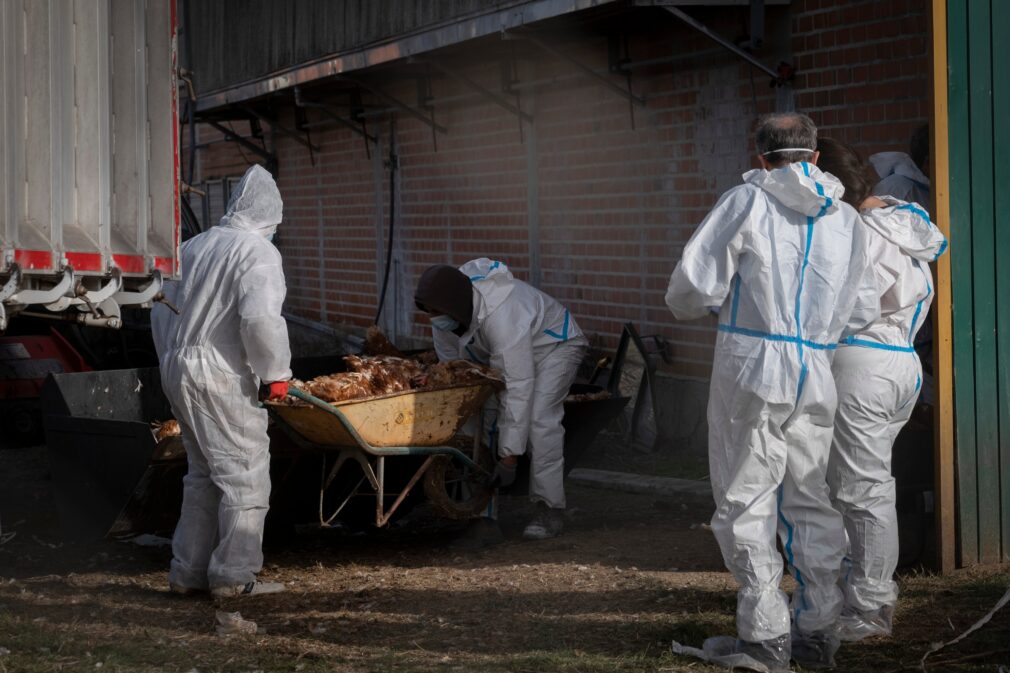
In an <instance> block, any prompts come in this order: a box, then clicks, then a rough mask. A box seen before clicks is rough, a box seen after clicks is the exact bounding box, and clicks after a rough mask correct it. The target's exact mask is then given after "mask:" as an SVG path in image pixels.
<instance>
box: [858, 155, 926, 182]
mask: <svg viewBox="0 0 1010 673" xmlns="http://www.w3.org/2000/svg"><path fill="white" fill-rule="evenodd" d="M870 164H872V165H873V169H874V170H875V171H877V175H879V176H880V179H881V180H883V179H884V178H889V177H891V176H892V175H900V176H902V177H904V178H908V179H909V180H911V181H912V182H916V183H918V184H920V185H926V186H928V185H929V178H927V177H926V174H925V173H923V172H922V171H921V170H919V167H918V166H916V165H915V162H914V161H912V157H910V156H909V155H907V154H905V153H904V152H880V153H878V154H874V155H872V156H871V157H870Z"/></svg>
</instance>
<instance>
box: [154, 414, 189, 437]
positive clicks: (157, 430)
mask: <svg viewBox="0 0 1010 673" xmlns="http://www.w3.org/2000/svg"><path fill="white" fill-rule="evenodd" d="M151 431H152V432H154V439H155V441H158V442H160V441H161V440H163V439H165V438H166V437H178V436H179V435H181V434H182V429H181V428H180V427H179V421H177V420H175V419H174V418H172V419H169V420H167V421H163V422H159V421H155V422H154V423H151Z"/></svg>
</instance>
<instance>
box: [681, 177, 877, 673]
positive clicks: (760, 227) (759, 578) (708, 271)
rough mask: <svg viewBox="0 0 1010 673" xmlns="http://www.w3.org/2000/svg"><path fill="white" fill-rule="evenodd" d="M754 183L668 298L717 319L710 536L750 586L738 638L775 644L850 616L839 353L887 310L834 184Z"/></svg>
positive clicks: (709, 221)
mask: <svg viewBox="0 0 1010 673" xmlns="http://www.w3.org/2000/svg"><path fill="white" fill-rule="evenodd" d="M743 178H744V184H743V185H740V186H738V187H735V188H733V189H731V190H729V191H728V192H726V193H725V194H723V196H722V198H721V199H720V200H719V202H718V203H717V204H716V206H715V208H714V209H713V210H712V212H711V213H709V215H708V216H707V217H706V218H705V220H704V222H702V224H701V226H699V227H698V229H697V231H695V233H694V235H693V236H692V237H691V240H690V241H689V242H688V244H687V246H686V247H685V249H684V254H683V257H682V258H681V260H680V262H679V263H678V264H677V268H676V269H675V270H674V272H673V275H672V277H671V279H670V286H669V289H668V290H667V293H666V303H667V306H669V308H670V310H671V311H672V312H673V314H674V315H675V316H676V317H677V318H678V319H681V320H687V319H692V318H700V317H702V316H704V315H705V314H706V313H708V312H709V311H710V310H718V311H719V333H718V336H717V339H716V346H715V356H714V358H713V360H714V366H713V370H712V379H711V388H710V396H709V405H708V423H709V465H710V474H711V480H712V487H713V493H714V496H715V501H716V512H715V515H714V516H713V517H712V530H713V532H714V534H715V536H716V539H717V540H718V542H719V547H720V549H721V550H722V554H723V559H724V560H725V563H726V566H727V567H728V568H729V570H730V571H731V572H732V573H733V575H734V577H735V578H736V580H737V581H738V582H739V583H740V590H739V593H738V597H737V617H736V619H737V630H738V635H739V637H740V638H741V639H742V640H744V641H748V642H765V641H775V640H776V639H786V638H787V636H788V634H789V632H790V616H792V618H793V619H794V621H795V625H796V627H797V629H798V630H799V631H800V632H801V633H807V634H813V633H817V632H821V631H824V630H826V629H827V628H828V627H830V626H831V625H832V624H833V623H834V621H835V618H836V617H837V616H838V614H839V611H840V610H841V607H842V594H841V590H840V589H839V588H838V586H837V583H836V580H837V577H838V569H839V566H840V564H841V560H842V555H843V552H844V548H845V534H844V530H843V527H842V521H841V517H840V515H839V514H838V512H837V511H835V510H834V508H832V506H831V501H830V499H829V496H828V488H827V484H826V481H825V472H826V470H827V462H828V453H829V449H830V444H831V432H832V424H833V420H834V413H835V386H834V382H833V380H832V377H831V359H830V358H831V354H832V352H833V350H834V349H835V347H836V346H837V344H838V341H839V339H840V338H841V337H842V336H843V332H844V331H845V330H846V328H847V325H848V328H849V329H854V328H858V327H861V326H863V325H865V324H867V323H869V322H870V321H871V320H873V319H875V318H876V315H877V308H876V305H875V304H874V300H875V296H874V294H875V287H874V286H873V285H872V283H868V282H866V281H864V280H863V276H864V272H865V270H866V268H867V264H868V262H867V255H866V247H865V246H866V244H865V240H864V239H865V233H864V231H863V228H862V226H861V225H860V224H859V221H858V215H857V213H856V212H855V210H853V209H852V208H851V207H849V206H848V205H847V204H844V203H842V202H841V200H840V197H841V196H842V194H843V192H844V188H843V187H842V186H841V184H840V183H839V182H838V181H837V180H836V179H835V178H834V177H833V176H831V175H828V174H826V173H822V172H821V171H820V170H819V169H818V168H817V167H816V166H814V165H812V164H809V163H794V164H789V165H787V166H785V167H783V168H778V169H775V170H770V171H766V170H761V169H757V170H752V171H749V172H748V173H746V174H744V176H743ZM857 299H858V300H859V301H858V302H857ZM778 524H781V527H780V528H779V531H780V534H781V535H782V543H783V546H784V548H785V552H786V556H787V558H788V561H789V564H790V566H792V568H793V570H794V572H795V577H796V581H797V584H798V587H797V590H796V592H795V594H794V595H793V604H792V608H793V610H792V615H790V610H789V606H788V603H787V599H786V596H785V594H783V593H782V591H781V590H780V589H779V582H780V580H781V578H782V561H781V557H780V556H779V553H778V551H777V550H776V547H775V535H776V527H777V525H778ZM785 642H788V641H785ZM785 660H786V662H788V652H787V653H786V654H785Z"/></svg>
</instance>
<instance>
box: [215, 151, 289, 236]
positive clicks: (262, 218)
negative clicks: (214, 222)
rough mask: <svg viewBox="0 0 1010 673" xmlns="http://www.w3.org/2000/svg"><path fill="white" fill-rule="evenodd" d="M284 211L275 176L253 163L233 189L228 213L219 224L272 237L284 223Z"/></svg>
mask: <svg viewBox="0 0 1010 673" xmlns="http://www.w3.org/2000/svg"><path fill="white" fill-rule="evenodd" d="M283 210H284V203H283V201H281V193H280V191H279V190H278V189H277V183H276V182H274V179H273V176H271V175H270V173H269V172H268V171H267V170H266V169H265V168H263V167H262V166H253V167H252V168H250V169H249V170H247V171H246V172H245V175H243V176H242V180H241V181H240V182H239V183H238V185H237V186H236V187H235V189H233V190H232V192H231V198H230V199H229V200H228V212H226V213H225V216H224V217H222V218H221V221H220V222H219V223H218V225H219V226H222V227H231V228H233V229H241V230H243V231H249V232H255V233H257V234H260V235H261V236H271V235H272V234H273V233H274V232H275V231H277V225H278V224H280V223H281V216H282V213H283Z"/></svg>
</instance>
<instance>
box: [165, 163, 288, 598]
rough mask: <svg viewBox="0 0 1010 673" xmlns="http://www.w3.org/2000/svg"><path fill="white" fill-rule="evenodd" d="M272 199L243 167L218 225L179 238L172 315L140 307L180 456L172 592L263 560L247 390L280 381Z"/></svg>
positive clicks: (170, 289) (256, 411)
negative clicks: (147, 320) (182, 468)
mask: <svg viewBox="0 0 1010 673" xmlns="http://www.w3.org/2000/svg"><path fill="white" fill-rule="evenodd" d="M282 205H283V204H282V202H281V197H280V193H279V192H278V190H277V185H276V184H274V180H273V178H272V177H271V176H270V174H269V173H268V172H267V171H266V170H264V169H263V168H261V167H260V166H253V167H252V168H250V169H249V170H248V171H247V172H246V174H245V176H244V177H243V178H242V181H241V182H239V184H238V186H237V187H236V188H235V190H234V191H233V192H232V196H231V200H230V202H229V204H228V212H227V214H226V215H225V216H224V217H223V218H222V219H221V222H220V223H219V225H218V226H216V227H213V228H212V229H210V230H208V231H205V232H204V233H202V234H200V235H198V236H196V237H194V238H192V239H190V240H189V241H186V243H184V244H183V245H182V249H181V265H182V280H180V281H177V282H171V283H166V287H165V296H166V298H167V299H168V300H169V301H170V302H172V303H173V304H175V305H176V306H178V307H179V308H180V309H181V311H182V313H181V315H178V316H177V315H175V314H173V313H172V312H171V311H169V310H168V309H167V308H165V307H164V306H162V305H156V306H155V307H154V309H153V311H152V314H151V327H152V332H153V334H154V342H155V346H156V348H157V350H158V358H159V361H160V364H161V381H162V388H163V389H164V391H165V394H166V395H167V397H168V399H169V401H170V402H171V404H172V411H173V412H174V413H175V417H176V418H177V419H178V421H179V425H180V427H181V429H182V441H183V444H184V445H185V447H186V455H187V458H188V461H189V472H188V474H187V475H186V477H185V479H184V481H183V484H184V487H183V505H182V516H181V518H180V519H179V524H178V526H177V527H176V529H175V535H174V537H173V540H172V553H173V559H172V568H171V572H170V573H169V581H170V582H171V583H172V584H174V585H177V586H180V587H186V588H190V589H207V588H210V589H213V588H215V587H229V586H237V585H244V584H247V583H249V582H253V581H255V579H256V573H257V572H259V570H260V569H261V567H262V565H263V552H262V542H263V523H264V520H265V518H266V513H267V508H268V506H269V498H270V455H269V452H268V446H269V441H268V439H267V413H266V411H265V410H264V409H262V408H261V407H260V405H259V404H258V402H257V390H258V387H259V384H260V382H261V381H262V382H273V381H283V380H287V379H289V378H291V370H290V369H289V363H290V360H291V352H290V350H289V347H288V333H287V326H286V324H285V322H284V318H283V317H281V305H282V304H283V302H284V294H285V283H284V272H283V270H282V268H281V256H280V253H279V252H278V250H277V248H276V247H274V246H273V245H272V244H271V243H270V242H269V241H268V237H269V236H271V235H272V234H273V233H274V231H275V230H276V229H277V225H278V224H279V223H280V221H281V210H282Z"/></svg>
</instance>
